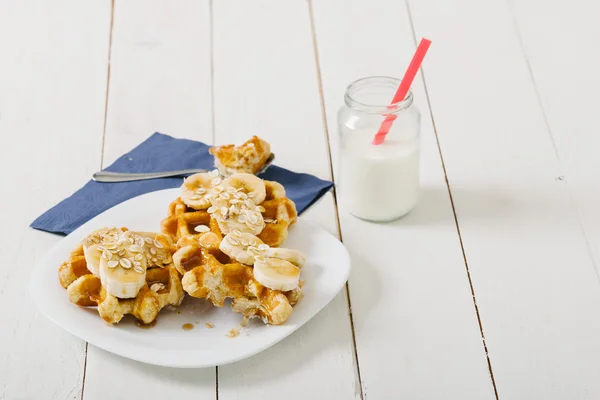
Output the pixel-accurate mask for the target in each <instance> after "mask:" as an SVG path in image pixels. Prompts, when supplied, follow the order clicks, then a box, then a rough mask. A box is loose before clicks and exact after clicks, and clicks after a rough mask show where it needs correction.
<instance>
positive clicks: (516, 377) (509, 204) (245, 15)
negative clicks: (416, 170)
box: [0, 0, 600, 400]
mask: <svg viewBox="0 0 600 400" xmlns="http://www.w3.org/2000/svg"><path fill="white" fill-rule="evenodd" d="M599 15H600V6H599V3H598V2H595V1H588V0H573V1H570V2H567V1H562V0H551V1H548V0H522V1H517V0H508V1H507V0H487V1H481V0H452V1H449V0H408V1H407V3H406V4H405V3H404V2H403V1H401V0H397V1H394V0H369V1H365V0H312V1H310V0H113V1H112V3H111V0H88V1H82V0H54V1H46V0H2V1H0V138H1V141H0V168H1V170H2V172H1V173H0V179H1V185H0V190H1V194H2V196H1V199H2V200H1V204H2V207H1V211H0V222H1V224H2V228H3V229H1V230H0V243H1V245H0V255H1V259H2V263H0V399H2V400H5V399H6V400H13V399H36V400H37V399H44V400H45V399H85V400H96V399H131V398H145V399H202V400H204V399H219V400H229V399H244V400H247V399H289V400H292V399H293V400H295V399H370V400H377V399H461V400H463V399H502V400H506V399H569V400H575V399H598V398H600V279H599V272H598V268H599V266H598V263H599V262H600V181H599V179H598V173H599V172H600V157H598V151H599V150H600V110H599V106H600V100H599V98H600V97H599V96H600V78H599V74H600V51H599V50H598V49H599V47H598V40H599V39H600V23H599V21H598V16H599ZM422 36H426V37H429V38H430V39H432V40H433V45H432V47H431V49H430V52H429V54H428V56H427V59H426V61H425V65H424V71H423V72H424V74H423V75H419V77H418V79H417V80H416V81H415V82H416V83H415V84H414V86H413V90H414V92H415V95H416V99H417V105H418V107H419V108H420V109H421V112H422V115H423V121H422V138H423V153H422V184H423V198H422V201H421V203H420V205H419V206H418V208H417V209H416V210H415V211H414V212H413V213H412V214H411V215H410V216H408V217H406V218H405V219H402V220H400V221H398V222H395V223H390V224H370V223H366V222H362V221H359V220H357V219H355V218H353V217H351V216H349V215H347V214H346V213H345V212H344V211H343V209H340V210H338V207H337V206H336V201H335V199H334V198H333V196H332V195H328V196H327V197H326V198H325V199H324V200H323V201H321V202H320V203H318V204H317V205H316V206H314V207H313V208H312V209H311V210H310V211H309V212H307V213H306V215H305V216H304V217H303V218H306V219H308V220H311V221H313V222H316V223H318V224H321V225H322V226H323V227H325V228H326V229H328V230H329V231H331V232H333V233H334V234H336V235H339V236H340V237H341V238H342V239H343V241H344V243H345V244H346V246H347V247H348V248H349V249H350V252H351V254H352V257H353V271H352V276H351V278H350V281H349V285H348V287H347V290H345V291H343V292H342V293H340V294H339V296H338V297H337V298H336V299H335V300H334V301H333V302H332V303H331V304H330V305H329V306H328V307H326V309H324V310H323V311H322V312H321V313H320V314H319V315H318V316H317V317H316V318H314V319H313V320H312V321H311V322H309V323H308V324H307V325H305V326H304V327H303V328H302V329H300V330H299V331H298V332H296V333H295V334H294V335H292V336H291V337H289V338H288V339H286V340H284V341H283V342H281V343H279V344H278V345H276V346H274V347H273V348H271V349H269V350H267V351H265V352H263V353H261V354H259V355H257V356H255V357H252V358H250V359H248V360H245V361H242V362H238V363H235V364H232V365H226V366H222V367H220V368H207V369H201V370H175V369H164V368H158V367H153V366H149V365H144V364H140V363H137V362H133V361H129V360H126V359H123V358H120V357H118V356H114V355H112V354H109V353H106V352H104V351H102V350H99V349H97V348H94V347H93V346H88V345H87V344H86V343H84V342H82V341H81V340H79V339H77V338H75V337H73V336H71V335H69V334H68V333H66V332H64V331H62V330H61V329H60V328H58V327H57V326H55V325H54V324H53V323H51V322H50V321H48V320H47V319H46V318H44V317H43V316H41V315H40V314H38V313H37V312H36V310H35V309H34V307H33V306H32V304H31V302H30V301H29V299H28V295H27V292H26V291H27V286H28V279H29V276H30V269H31V267H32V265H33V264H34V263H35V262H36V260H37V259H39V257H40V256H41V255H42V254H44V252H46V251H47V250H48V249H50V248H51V247H52V246H53V245H55V244H56V243H57V242H58V241H59V240H60V238H59V237H57V236H54V235H50V234H44V233H40V232H36V231H33V230H32V229H30V228H28V224H29V223H30V222H31V221H32V220H33V219H34V218H35V217H36V216H38V215H39V214H40V213H42V212H43V211H45V210H46V209H48V208H49V207H51V206H52V205H53V204H55V203H56V202H58V201H60V200H61V199H63V198H65V197H66V196H68V195H69V194H71V193H72V192H73V191H74V190H76V189H77V188H79V187H80V186H81V185H83V184H84V183H85V182H86V181H87V180H88V179H89V178H90V176H91V174H92V173H93V172H94V171H96V170H98V169H100V168H101V167H103V166H106V165H108V164H110V163H112V161H114V160H115V159H116V158H117V157H118V156H119V155H121V154H122V153H124V152H125V151H128V150H129V149H130V148H132V147H133V146H135V145H137V144H138V143H139V142H140V141H142V140H143V139H145V138H146V137H148V136H149V135H150V134H151V133H153V132H155V131H160V132H163V133H168V134H170V135H173V136H177V137H186V138H192V139H196V140H202V141H204V142H207V143H229V142H232V141H239V140H242V139H245V138H247V137H248V136H249V135H251V134H258V135H260V136H262V137H264V138H265V139H267V140H268V141H269V142H271V144H272V146H273V148H274V149H275V150H276V152H277V161H278V164H279V165H281V166H284V167H287V168H290V169H293V170H296V171H303V172H308V173H311V174H314V175H316V176H319V177H321V178H325V179H331V178H332V176H333V174H334V171H333V172H332V165H333V166H335V164H336V159H337V157H336V150H337V137H336V121H335V120H336V111H337V109H338V107H339V106H340V104H341V102H342V99H343V91H344V88H345V86H346V85H347V84H348V83H349V82H351V81H352V80H354V79H356V78H360V77H364V76H370V75H392V76H400V75H401V74H402V72H403V69H404V68H405V66H406V65H407V64H408V61H409V60H410V57H411V55H412V53H413V51H414V48H415V39H419V38H420V37H422ZM49 284H50V283H49Z"/></svg>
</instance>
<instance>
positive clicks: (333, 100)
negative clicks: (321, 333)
mask: <svg viewBox="0 0 600 400" xmlns="http://www.w3.org/2000/svg"><path fill="white" fill-rule="evenodd" d="M340 10H344V12H343V13H342V12H340ZM314 17H315V30H316V39H317V44H318V48H319V59H320V66H321V74H322V79H323V91H324V97H325V104H326V111H327V122H328V128H329V134H330V139H331V143H332V147H333V149H334V155H335V153H336V151H335V150H336V149H337V142H338V140H337V110H338V108H339V107H340V101H341V100H342V98H343V93H344V90H345V88H346V86H347V85H348V83H349V82H352V81H353V80H356V79H358V78H360V77H364V76H374V75H388V76H397V75H398V74H401V73H402V70H403V68H405V67H406V66H407V65H408V63H409V62H410V58H411V57H412V54H413V53H414V49H415V43H414V39H413V36H412V32H411V27H410V24H409V18H408V13H407V11H406V7H405V5H404V4H402V3H400V2H395V3H391V2H388V1H369V2H364V1H360V0H356V1H345V0H315V1H314ZM373 21H377V23H376V24H373ZM389 37H395V40H393V46H392V47H390V48H387V49H385V50H384V48H386V46H385V45H383V43H385V38H389ZM377 43H381V44H380V45H374V44H377ZM389 44H390V45H392V43H389ZM432 46H434V47H432V48H431V52H435V51H436V49H435V46H437V44H436V41H435V37H434V44H433V45H432ZM413 90H414V92H415V97H416V99H417V100H416V106H417V107H419V108H420V110H421V112H422V133H421V134H422V150H421V154H422V155H421V157H422V158H421V183H422V191H423V193H422V199H421V203H420V205H419V207H418V208H417V209H416V210H414V212H413V213H412V214H411V215H409V216H408V217H406V218H404V219H402V220H400V221H398V222H394V223H388V224H373V223H369V222H365V221H361V220H358V219H357V218H354V217H352V216H350V215H348V214H347V213H346V212H344V207H343V205H344V199H343V198H340V203H341V206H342V208H341V210H342V219H341V227H342V235H343V238H344V243H345V244H346V246H348V248H349V249H350V252H351V255H352V259H353V262H354V264H353V266H354V268H353V270H352V275H351V277H350V293H351V299H352V309H353V314H354V318H355V324H354V328H355V330H356V340H357V349H358V360H359V363H360V367H361V377H362V380H363V390H364V393H365V394H366V396H368V397H369V398H373V399H382V398H386V397H387V396H389V394H390V393H392V392H393V393H396V395H397V396H398V398H422V399H440V398H456V399H467V398H469V399H493V398H494V390H493V386H492V381H491V377H490V374H489V370H488V365H487V361H486V357H485V351H484V348H483V344H482V338H481V334H480V330H479V326H478V323H477V316H476V313H475V308H474V304H473V298H472V296H471V290H470V286H469V281H468V277H467V272H466V269H465V265H464V260H463V257H462V253H461V250H460V242H459V238H458V235H457V232H456V226H455V221H454V215H453V213H452V208H451V205H450V200H449V197H448V190H447V187H446V183H445V181H444V173H443V169H442V164H441V162H440V156H439V152H438V149H437V144H436V140H435V133H434V131H433V126H432V123H431V119H430V116H429V112H428V111H429V108H428V105H427V101H426V98H425V93H424V90H423V86H422V83H421V80H420V79H418V80H417V81H416V83H415V84H413ZM336 158H337V157H334V162H335V161H336ZM383 349H385V350H383ZM457 360H460V368H456V365H457ZM392 385H393V386H392Z"/></svg>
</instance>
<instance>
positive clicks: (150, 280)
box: [67, 264, 184, 324]
mask: <svg viewBox="0 0 600 400" xmlns="http://www.w3.org/2000/svg"><path fill="white" fill-rule="evenodd" d="M180 279H181V276H180V275H179V273H178V272H177V270H176V269H175V266H174V265H173V264H170V265H168V266H166V267H164V268H151V269H149V270H147V271H146V282H147V283H146V285H145V286H143V287H142V288H141V289H140V291H139V293H138V295H137V296H136V297H135V298H133V299H118V298H116V297H114V296H112V295H111V294H109V293H107V292H106V290H105V289H104V288H103V287H102V283H101V282H100V278H98V277H97V276H95V275H92V274H87V275H83V276H81V277H79V278H77V279H76V280H75V281H74V282H73V283H71V284H70V285H69V287H68V288H67V294H68V296H69V300H70V301H71V302H72V303H74V304H77V305H78V306H82V307H90V306H98V313H99V314H100V317H102V319H103V320H105V321H106V322H108V323H110V324H115V323H117V322H119V321H121V319H122V318H123V316H124V315H126V314H132V315H133V316H134V317H136V318H137V319H138V320H140V321H142V322H143V323H144V324H149V323H151V322H152V321H154V320H155V319H156V317H157V315H158V313H159V312H160V310H162V308H163V307H165V306H167V305H173V306H178V305H179V304H181V301H182V300H183V296H184V293H183V288H182V286H181V280H180Z"/></svg>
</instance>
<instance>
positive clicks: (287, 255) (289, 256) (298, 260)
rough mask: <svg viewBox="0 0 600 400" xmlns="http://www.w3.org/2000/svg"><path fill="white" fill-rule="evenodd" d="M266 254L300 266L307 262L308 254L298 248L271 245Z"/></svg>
mask: <svg viewBox="0 0 600 400" xmlns="http://www.w3.org/2000/svg"><path fill="white" fill-rule="evenodd" d="M265 254H266V256H267V257H270V258H279V259H281V260H286V261H289V262H291V263H292V264H294V265H295V266H296V267H298V268H302V267H303V266H304V264H305V263H306V256H305V255H304V254H303V253H302V252H301V251H298V250H294V249H285V248H283V247H269V248H268V249H266V251H265Z"/></svg>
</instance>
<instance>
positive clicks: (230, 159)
mask: <svg viewBox="0 0 600 400" xmlns="http://www.w3.org/2000/svg"><path fill="white" fill-rule="evenodd" d="M209 152H210V154H212V155H213V156H214V157H215V166H216V167H217V168H218V169H219V172H220V173H221V175H224V176H228V175H232V174H235V173H237V172H247V173H249V174H255V173H257V172H258V171H260V169H261V168H262V167H263V165H265V162H267V159H268V158H269V156H270V155H271V146H270V145H269V143H267V142H266V141H264V140H262V139H260V138H259V137H257V136H252V138H251V139H250V140H248V141H247V142H245V143H244V144H242V145H240V146H237V147H236V146H235V145H233V144H228V145H225V146H216V147H211V148H210V150H209Z"/></svg>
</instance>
